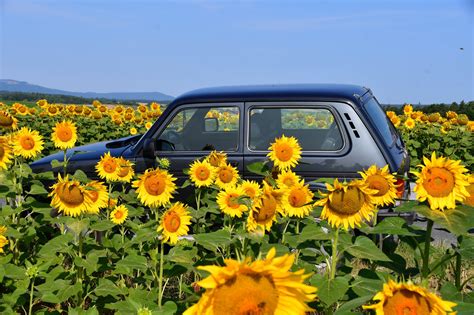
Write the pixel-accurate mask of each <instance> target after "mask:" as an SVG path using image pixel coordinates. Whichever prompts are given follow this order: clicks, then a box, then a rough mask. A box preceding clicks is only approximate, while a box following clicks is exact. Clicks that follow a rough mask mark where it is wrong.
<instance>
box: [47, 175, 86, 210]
mask: <svg viewBox="0 0 474 315" xmlns="http://www.w3.org/2000/svg"><path fill="white" fill-rule="evenodd" d="M51 190H52V191H51V193H50V194H49V197H53V198H52V200H51V207H53V208H56V209H58V210H59V212H64V214H65V215H69V216H72V217H76V216H78V215H80V214H82V213H83V212H87V210H88V208H89V205H90V203H91V200H90V196H89V194H88V193H87V191H86V189H85V187H84V186H82V185H81V184H80V183H79V182H78V181H75V180H72V181H70V180H69V176H68V175H66V177H64V179H63V178H62V177H61V174H58V182H57V183H56V184H54V185H53V186H52V187H51Z"/></svg>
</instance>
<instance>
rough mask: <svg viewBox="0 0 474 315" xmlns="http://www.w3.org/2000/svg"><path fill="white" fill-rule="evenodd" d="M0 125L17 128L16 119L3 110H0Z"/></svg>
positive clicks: (5, 127)
mask: <svg viewBox="0 0 474 315" xmlns="http://www.w3.org/2000/svg"><path fill="white" fill-rule="evenodd" d="M0 127H2V128H4V129H17V128H18V119H16V118H15V117H14V116H12V115H10V114H9V113H8V112H6V111H4V110H0Z"/></svg>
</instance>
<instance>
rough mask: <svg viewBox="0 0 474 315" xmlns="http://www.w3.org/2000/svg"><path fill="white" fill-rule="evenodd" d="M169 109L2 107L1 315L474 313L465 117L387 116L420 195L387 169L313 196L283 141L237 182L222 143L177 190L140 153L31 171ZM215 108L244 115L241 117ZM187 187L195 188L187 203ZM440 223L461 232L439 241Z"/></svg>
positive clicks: (473, 186)
mask: <svg viewBox="0 0 474 315" xmlns="http://www.w3.org/2000/svg"><path fill="white" fill-rule="evenodd" d="M160 114H161V107H160V105H159V104H156V103H153V104H150V105H140V106H138V107H137V108H132V107H124V106H115V107H110V106H105V105H103V104H100V103H99V102H94V104H92V106H87V105H61V104H48V103H47V102H46V101H45V100H40V101H38V104H37V106H32V107H27V106H25V105H23V104H20V103H14V104H11V105H6V104H1V103H0V206H1V215H0V312H1V313H2V314H18V313H20V314H33V313H34V314H115V313H116V314H141V315H144V314H186V315H190V314H193V315H194V314H216V315H221V314H230V315H234V314H235V315H244V314H248V315H254V314H255V315H256V314H279V315H283V314H335V315H346V314H377V315H380V314H387V315H399V314H434V315H438V314H439V315H441V314H455V313H456V312H457V314H471V315H472V314H473V313H474V293H473V292H472V288H473V283H472V280H473V279H474V268H473V262H474V256H473V255H474V237H473V235H472V234H471V233H470V230H471V232H472V228H473V227H474V215H473V214H474V213H473V211H474V208H473V206H474V175H473V174H472V163H473V161H472V155H471V154H472V145H471V144H472V131H473V124H472V122H471V121H469V120H468V119H467V121H466V119H465V118H466V117H462V116H461V115H458V116H454V114H453V113H448V114H449V115H448V117H446V118H443V117H437V119H436V121H435V118H434V117H433V118H432V119H430V118H429V117H431V115H430V116H428V117H425V116H424V114H422V113H421V114H419V113H416V114H414V112H413V111H412V109H411V111H410V108H409V107H406V110H405V113H404V115H403V116H396V115H394V114H391V113H387V115H388V116H389V118H390V119H391V120H392V122H393V123H394V125H395V126H397V128H399V129H400V132H401V133H402V135H403V137H404V139H405V142H406V145H407V147H408V148H409V151H410V154H411V155H412V161H413V163H414V164H413V167H412V173H411V176H412V180H413V182H414V193H415V196H416V199H415V200H402V199H401V197H400V196H399V195H398V194H397V184H396V183H397V179H398V175H396V174H391V173H390V172H389V170H388V166H385V167H382V168H379V167H377V166H375V165H374V166H372V167H370V168H369V169H367V170H365V171H364V172H361V174H360V179H356V180H352V181H345V180H338V179H333V180H327V182H326V183H325V185H326V189H325V191H318V192H312V191H311V190H310V189H309V185H308V183H307V182H305V180H304V179H303V178H301V177H299V176H298V175H297V174H296V173H295V172H294V168H295V166H297V165H298V163H299V160H300V158H301V147H300V145H299V143H298V140H297V139H295V138H293V137H285V136H282V137H281V138H277V139H275V140H274V142H273V143H272V144H271V146H270V148H269V150H270V152H269V153H268V156H267V159H266V160H265V161H260V162H258V163H255V164H253V165H251V166H249V170H250V171H252V172H254V173H256V174H258V175H260V176H261V178H262V180H261V181H260V182H257V181H248V180H245V179H242V178H241V176H240V174H239V172H238V171H237V169H235V168H234V167H233V166H232V165H231V164H230V163H228V162H227V157H226V155H225V153H222V152H216V151H213V152H210V153H209V154H208V155H206V156H203V157H202V158H201V159H199V160H196V161H194V162H193V163H192V164H191V165H189V168H188V170H187V174H188V175H189V178H188V180H186V182H184V184H182V185H178V184H177V180H176V178H175V177H174V176H173V175H172V174H171V173H170V172H169V171H168V169H169V166H170V161H168V160H166V159H157V165H158V166H157V167H156V168H152V169H148V170H146V171H145V172H144V173H142V174H137V173H135V169H134V165H133V163H132V162H131V161H128V160H126V159H124V158H122V157H114V156H111V155H110V154H109V153H106V154H104V155H103V156H102V158H101V160H100V161H98V163H97V165H96V170H97V177H98V178H100V180H97V179H90V178H88V177H87V176H86V175H85V173H84V172H82V171H81V170H75V172H74V173H68V172H66V170H68V171H72V170H69V169H67V163H68V160H67V158H66V155H64V156H65V157H64V161H62V166H63V170H64V171H62V172H60V173H59V174H53V173H52V172H46V173H39V174H36V173H33V172H32V170H31V168H30V167H29V165H28V163H29V162H31V161H33V160H35V159H36V158H38V157H40V156H42V155H46V154H49V153H50V152H55V151H58V150H59V151H63V152H65V150H67V149H68V148H71V147H73V146H76V145H80V144H83V143H88V142H94V141H100V140H105V139H114V138H118V137H121V136H126V135H130V134H132V135H133V134H136V133H141V132H143V131H145V130H146V129H147V127H148V128H149V125H150V124H151V123H152V121H154V120H156V117H158V116H159V115H160ZM217 114H218V113H217ZM218 116H219V117H216V118H218V119H219V120H222V121H223V123H224V124H228V126H229V128H231V127H232V124H235V119H234V118H233V117H232V115H227V116H226V117H224V116H222V117H221V116H220V115H218ZM423 117H425V118H426V119H424V118H423ZM323 118H324V117H323ZM288 119H290V120H291V117H289V118H288ZM397 119H398V122H397ZM298 121H300V122H304V123H308V124H309V123H313V118H310V117H307V118H306V119H300V118H298ZM314 121H315V122H316V121H317V120H316V119H314ZM147 125H148V126H147ZM92 126H93V127H94V128H95V130H94V128H92ZM453 141H454V142H453ZM435 143H438V144H437V145H436V144H435ZM430 145H431V146H430ZM45 181H52V182H54V184H53V185H51V186H46V185H45V184H44V182H45ZM182 188H188V189H189V188H192V191H193V193H192V194H191V196H189V197H190V198H183V196H180V194H179V191H180V189H182ZM394 205H396V206H394ZM392 206H393V210H394V211H395V213H404V212H416V214H417V215H418V217H419V218H422V219H423V220H424V221H425V222H426V227H420V226H419V225H409V224H407V222H406V221H405V220H404V219H403V218H400V217H397V216H393V217H388V218H385V219H383V220H377V211H378V210H379V209H381V208H386V207H392ZM436 227H438V228H442V229H444V230H446V231H448V232H449V233H451V234H452V235H453V236H454V237H455V238H456V239H457V241H456V242H454V243H453V244H451V243H449V244H444V245H443V244H441V245H440V244H437V243H436V242H435V241H434V240H433V238H432V233H433V230H434V228H436Z"/></svg>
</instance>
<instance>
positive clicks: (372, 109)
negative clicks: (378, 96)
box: [364, 97, 397, 146]
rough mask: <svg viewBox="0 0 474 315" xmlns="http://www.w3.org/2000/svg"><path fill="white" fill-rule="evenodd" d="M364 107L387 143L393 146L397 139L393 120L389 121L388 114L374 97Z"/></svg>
mask: <svg viewBox="0 0 474 315" xmlns="http://www.w3.org/2000/svg"><path fill="white" fill-rule="evenodd" d="M364 107H365V110H366V111H367V112H368V114H369V117H370V120H371V121H372V123H373V124H374V125H375V127H376V128H377V130H378V132H379V133H380V134H381V135H382V138H383V140H384V142H385V144H386V145H388V146H392V145H393V142H394V140H395V139H397V134H396V132H395V130H393V129H392V128H391V127H390V125H391V122H389V120H388V117H387V115H386V114H385V112H384V111H383V109H382V108H381V107H380V105H379V103H378V102H377V101H376V100H375V98H373V97H372V98H371V99H370V100H368V101H367V102H366V103H365V104H364Z"/></svg>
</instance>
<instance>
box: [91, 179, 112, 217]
mask: <svg viewBox="0 0 474 315" xmlns="http://www.w3.org/2000/svg"><path fill="white" fill-rule="evenodd" d="M85 190H86V193H87V194H88V195H89V200H90V205H89V207H88V208H87V212H88V213H93V214H97V213H99V211H100V209H101V208H107V206H108V202H109V193H108V192H107V187H105V185H104V184H103V183H102V182H99V181H95V180H94V181H91V182H89V183H87V184H86V185H85Z"/></svg>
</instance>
